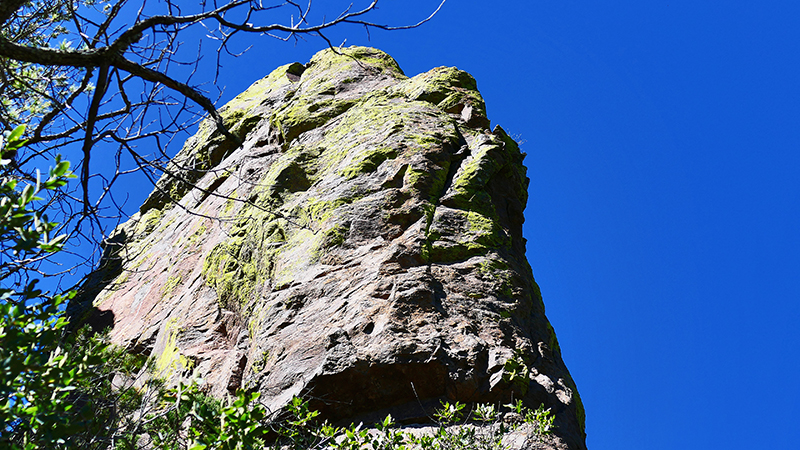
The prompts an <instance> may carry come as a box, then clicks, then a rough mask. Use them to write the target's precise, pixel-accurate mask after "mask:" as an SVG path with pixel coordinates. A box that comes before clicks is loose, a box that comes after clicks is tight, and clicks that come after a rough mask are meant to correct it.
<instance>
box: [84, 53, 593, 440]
mask: <svg viewBox="0 0 800 450" xmlns="http://www.w3.org/2000/svg"><path fill="white" fill-rule="evenodd" d="M221 114H222V116H223V117H224V119H225V121H226V124H227V125H228V127H229V128H230V130H231V131H232V133H233V134H235V135H237V136H238V137H240V138H241V140H242V142H243V144H242V145H238V144H236V143H233V142H231V140H230V139H227V140H226V139H225V138H224V137H223V136H221V135H220V134H219V133H218V132H217V131H216V130H215V129H214V127H213V125H212V124H211V123H207V122H204V123H202V124H201V126H200V129H199V131H198V133H197V134H196V135H195V136H194V137H192V138H190V139H189V140H188V141H187V142H186V144H185V146H184V147H183V149H182V150H181V151H180V153H179V154H178V155H177V157H176V158H174V160H173V161H172V162H171V163H170V165H169V167H167V168H166V170H165V172H166V174H165V175H164V176H163V177H162V178H161V180H159V181H158V183H157V185H156V188H155V190H154V191H153V193H152V194H151V195H150V197H149V198H148V199H147V201H146V202H145V203H144V204H143V205H142V207H141V209H140V212H139V213H138V214H137V215H135V216H134V217H133V218H131V220H130V221H128V222H127V223H125V224H124V225H122V226H120V227H119V228H118V229H117V230H116V232H115V234H114V236H113V237H112V239H111V240H110V241H109V244H108V245H107V247H106V251H105V255H104V258H103V261H102V266H101V267H100V268H99V269H98V270H97V271H96V272H95V273H94V274H93V276H92V278H91V279H90V281H89V282H88V283H87V284H86V286H85V288H84V292H83V298H84V299H86V298H89V299H92V302H93V305H94V306H95V307H96V308H97V309H99V310H100V311H103V315H102V316H103V317H105V318H106V319H107V320H108V323H109V324H113V328H112V329H111V334H110V336H111V339H112V341H113V342H114V343H116V344H118V345H122V346H124V347H126V348H127V349H128V350H129V351H131V352H135V353H139V354H145V355H149V356H150V357H151V358H152V359H153V360H154V361H155V370H156V372H157V375H159V376H161V377H164V378H167V379H176V378H178V377H180V376H185V375H186V374H188V373H191V372H193V371H194V372H196V373H199V374H201V375H202V377H203V379H204V383H205V385H204V387H205V389H207V391H208V392H209V393H210V394H212V395H215V396H224V395H226V394H227V393H229V392H233V391H235V390H236V389H239V388H245V389H254V390H258V391H260V392H262V394H263V397H262V398H263V399H264V400H265V401H266V402H267V404H268V406H269V407H270V408H271V409H273V410H275V409H278V408H280V407H281V405H283V404H285V403H286V402H287V401H288V400H289V399H290V398H291V397H292V396H294V395H299V396H303V397H305V398H308V399H311V401H312V406H313V407H315V408H316V409H318V410H320V411H321V412H322V414H323V417H325V418H328V419H330V420H332V421H346V422H348V423H349V422H350V421H354V420H355V421H358V420H365V421H368V420H369V419H370V418H377V417H378V416H381V415H385V414H387V413H391V414H392V415H393V416H394V417H396V418H397V419H399V420H400V421H402V422H405V423H411V422H414V421H425V420H427V416H426V411H425V409H426V408H427V409H429V408H431V407H432V406H437V405H438V404H439V401H440V400H441V399H448V400H450V401H454V400H458V401H461V402H493V403H497V402H505V403H507V402H509V401H510V400H511V399H512V398H515V399H518V398H522V399H523V400H524V401H525V403H526V404H528V405H529V406H532V407H534V408H535V407H536V406H538V405H539V404H541V403H543V404H544V405H545V406H546V407H549V408H551V409H552V411H554V412H555V415H556V422H555V423H556V426H557V428H556V430H555V435H556V438H555V439H553V440H552V442H550V443H549V444H547V445H545V446H543V447H536V448H570V449H583V448H585V444H584V432H583V408H582V405H581V402H580V398H579V396H578V392H577V390H576V388H575V385H574V383H573V381H572V378H571V377H570V375H569V372H568V371H567V369H566V367H565V366H564V363H563V361H562V359H561V351H560V349H559V346H558V341H557V339H556V336H555V334H554V331H553V328H552V327H551V326H550V324H549V322H548V321H547V318H546V317H545V314H544V305H543V303H542V299H541V295H540V293H539V288H538V286H537V285H536V283H535V282H534V280H533V275H532V271H531V268H530V266H529V264H528V262H527V260H526V257H525V239H524V238H523V237H522V223H523V220H524V218H523V210H524V208H525V204H526V201H527V187H528V179H527V177H526V175H525V167H524V166H523V165H522V161H523V158H524V154H522V153H520V150H519V148H518V146H517V144H516V143H515V142H514V140H513V139H511V138H509V136H508V135H507V134H506V133H505V132H504V131H503V129H502V128H500V127H499V126H495V127H494V128H493V129H492V128H490V126H489V120H488V118H487V116H486V109H485V105H484V101H483V99H482V97H481V95H480V93H479V92H478V90H477V87H476V83H475V80H474V79H473V78H472V76H470V75H469V74H468V73H466V72H463V71H460V70H458V69H455V68H448V67H439V68H435V69H433V70H431V71H429V72H426V73H423V74H420V75H417V76H415V77H413V78H408V77H406V76H405V75H404V74H403V72H402V71H401V70H400V67H399V66H398V65H397V63H396V62H395V61H394V60H393V59H392V58H391V57H389V56H388V55H386V54H385V53H383V52H380V51H378V50H375V49H370V48H362V47H351V48H346V49H339V50H338V51H333V50H325V51H322V52H320V53H318V54H317V55H316V56H314V58H313V59H312V60H311V61H310V62H309V63H307V64H305V65H303V64H299V63H294V64H289V65H285V66H282V67H279V68H278V69H276V70H275V71H273V72H272V73H271V74H269V76H267V77H266V78H264V79H262V80H260V81H258V82H256V83H255V84H254V85H253V86H251V87H250V88H249V89H248V90H247V91H245V92H244V93H242V94H241V95H239V96H238V97H236V98H235V99H234V100H233V101H231V102H230V103H229V104H227V105H226V106H225V107H224V108H222V110H221ZM541 445H544V444H541Z"/></svg>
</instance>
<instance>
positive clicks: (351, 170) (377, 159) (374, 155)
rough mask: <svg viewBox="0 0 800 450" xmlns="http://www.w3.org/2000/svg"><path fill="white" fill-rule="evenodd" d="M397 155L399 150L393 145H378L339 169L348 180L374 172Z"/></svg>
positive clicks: (340, 173)
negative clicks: (392, 146)
mask: <svg viewBox="0 0 800 450" xmlns="http://www.w3.org/2000/svg"><path fill="white" fill-rule="evenodd" d="M396 157H397V150H396V149H393V148H391V147H378V148H374V149H370V150H366V151H364V152H362V153H361V154H360V155H358V156H357V157H355V158H354V161H353V162H351V163H350V164H349V165H348V166H347V167H345V168H344V169H341V170H340V171H339V175H341V176H342V177H344V179H346V180H352V179H353V178H355V177H357V176H359V175H363V174H367V173H371V172H374V171H375V169H377V168H378V166H380V165H381V163H382V162H384V161H386V160H387V159H392V158H396Z"/></svg>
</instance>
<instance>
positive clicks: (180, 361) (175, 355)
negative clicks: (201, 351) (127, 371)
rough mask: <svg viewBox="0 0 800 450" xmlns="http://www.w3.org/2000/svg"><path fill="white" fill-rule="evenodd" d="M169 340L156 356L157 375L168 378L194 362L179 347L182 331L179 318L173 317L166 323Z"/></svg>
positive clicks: (165, 328)
mask: <svg viewBox="0 0 800 450" xmlns="http://www.w3.org/2000/svg"><path fill="white" fill-rule="evenodd" d="M164 330H165V332H166V336H167V342H166V343H165V344H164V349H163V351H162V352H161V354H160V355H158V356H157V357H156V358H155V375H156V376H157V377H158V378H162V379H168V378H171V377H172V376H173V375H175V374H180V373H182V372H184V371H185V370H187V369H190V368H191V367H192V362H191V361H190V360H189V359H188V358H186V357H185V356H184V355H182V354H181V351H180V349H179V348H178V337H179V336H180V333H181V331H182V329H181V327H180V326H179V325H178V319H176V318H172V319H170V320H168V321H167V323H166V324H165V325H164Z"/></svg>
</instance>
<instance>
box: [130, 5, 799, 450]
mask: <svg viewBox="0 0 800 450" xmlns="http://www.w3.org/2000/svg"><path fill="white" fill-rule="evenodd" d="M192 3H193V4H196V2H192ZM318 3H321V2H318ZM362 3H363V2H362ZM436 3H438V2H437V0H402V1H401V0H382V4H383V7H382V9H381V11H380V17H381V18H383V19H384V20H385V21H389V22H392V23H396V24H405V23H411V22H413V21H415V20H418V19H420V18H422V17H424V16H426V15H427V13H428V11H430V10H432V9H433V8H434V7H435V5H436ZM357 5H358V3H357ZM319 6H320V7H322V6H321V5H319ZM280 18H282V17H280ZM331 36H332V40H333V41H334V42H335V43H336V44H338V43H340V42H342V40H343V39H344V38H345V37H347V45H351V44H357V45H371V46H374V47H378V48H380V49H382V50H384V51H386V52H388V53H389V54H391V55H392V56H394V57H395V59H397V61H398V62H399V64H400V66H401V67H402V68H403V70H404V71H405V72H406V74H407V75H410V76H413V75H416V74H418V73H420V72H424V71H427V70H429V69H430V68H432V67H436V66H442V65H447V66H456V67H458V68H460V69H463V70H466V71H468V72H470V73H471V74H473V75H474V76H475V78H476V79H477V80H478V87H479V88H480V90H481V92H482V93H483V95H484V98H485V100H486V103H487V110H488V114H489V118H490V119H491V120H492V123H493V124H500V125H502V126H503V127H504V128H505V129H506V130H507V131H508V132H509V133H510V134H511V135H512V136H516V137H517V138H518V139H520V140H522V141H524V144H523V145H522V149H523V151H525V152H527V153H528V157H527V159H526V164H527V166H528V176H529V177H530V178H531V185H530V200H529V202H528V208H527V210H526V218H527V220H526V223H525V229H524V232H525V236H526V237H527V239H528V257H529V259H530V262H531V265H532V266H533V269H534V275H535V277H536V280H537V281H538V283H539V285H540V286H541V289H542V293H543V295H544V300H545V305H546V307H547V315H548V317H549V319H550V321H551V322H552V323H553V325H554V327H555V329H556V332H557V334H558V337H559V340H560V343H561V348H562V351H563V356H564V360H565V362H566V363H567V366H568V367H569V369H570V371H571V372H572V375H573V377H574V379H575V381H576V382H577V385H578V388H579V390H580V393H581V396H582V398H583V402H584V404H585V406H586V417H587V433H588V440H587V443H588V446H589V448H590V449H591V450H605V449H609V450H612V449H613V450H623V449H636V450H640V449H669V450H673V449H676V448H681V449H703V450H707V449H713V448H720V449H728V450H731V449H752V448H775V449H786V448H794V446H795V445H797V442H798V441H800V426H798V425H797V418H798V417H800V406H798V403H799V402H800V387H798V380H800V373H798V372H800V339H798V338H799V337H800V333H799V332H798V326H797V324H798V321H799V320H798V319H800V306H798V301H799V300H800V295H799V293H798V292H799V291H800V289H798V287H800V256H798V255H800V237H799V235H798V230H800V212H798V206H800V197H799V196H800V181H799V180H800V152H798V150H800V3H798V2H790V1H763V2H752V1H750V2H745V1H738V0H734V1H727V2H708V1H706V2H703V1H697V0H694V1H673V0H670V1H641V0H638V1H634V0H617V1H614V2H578V1H571V0H558V1H555V0H547V1H543V0H532V1H515V2H514V1H494V2H488V1H485V0H449V1H448V2H447V4H446V5H445V6H444V8H443V9H442V11H441V12H440V14H439V15H438V16H437V17H436V18H435V19H434V20H433V21H431V22H430V23H428V24H426V25H425V26H423V27H421V28H419V29H416V30H411V31H403V32H392V33H388V32H378V31H373V32H372V33H371V40H368V39H367V36H366V34H365V33H364V32H363V31H362V30H361V29H359V28H358V27H350V28H342V29H339V30H337V31H336V32H334V33H332V34H331ZM248 43H252V44H254V45H255V46H254V48H253V49H252V50H251V51H250V52H249V53H247V54H246V55H245V56H244V57H241V58H238V59H237V60H232V61H228V62H226V63H225V65H224V67H223V69H222V71H221V79H222V83H223V84H225V85H226V86H227V88H226V94H225V96H224V98H223V99H224V100H227V99H230V98H232V97H233V96H235V95H236V94H237V93H239V92H241V91H242V90H244V89H245V88H246V87H247V86H248V85H249V84H250V83H252V82H254V81H256V80H257V79H259V78H261V77H262V76H265V75H266V74H268V73H269V72H270V71H271V70H272V69H274V68H275V67H277V66H278V65H281V64H285V63H288V62H293V61H300V62H306V61H308V59H309V58H310V57H311V55H313V53H315V52H316V51H318V50H320V49H322V48H324V46H325V43H324V42H323V41H321V40H319V39H310V40H309V41H308V42H302V43H300V44H298V45H294V44H291V43H280V42H277V41H274V40H269V39H264V40H254V41H248ZM133 191H136V192H133ZM132 192H133V194H134V196H133V197H132V198H131V202H130V203H129V205H130V206H132V208H131V209H133V210H134V211H135V206H136V205H138V204H139V203H140V201H139V200H135V197H136V195H137V194H138V195H139V196H143V195H144V194H145V192H143V191H142V190H141V189H140V188H137V189H132ZM131 212H132V211H131Z"/></svg>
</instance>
